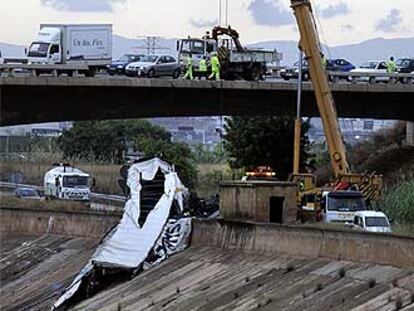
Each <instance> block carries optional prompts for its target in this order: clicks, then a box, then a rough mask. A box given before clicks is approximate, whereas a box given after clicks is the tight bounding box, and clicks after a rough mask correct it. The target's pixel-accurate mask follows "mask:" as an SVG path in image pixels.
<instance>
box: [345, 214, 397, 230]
mask: <svg viewBox="0 0 414 311" xmlns="http://www.w3.org/2000/svg"><path fill="white" fill-rule="evenodd" d="M352 226H353V228H356V229H360V230H364V231H369V232H392V231H391V226H390V222H389V221H388V217H387V216H386V215H385V214H384V213H383V212H375V211H360V212H356V213H355V215H354V221H353V224H352Z"/></svg>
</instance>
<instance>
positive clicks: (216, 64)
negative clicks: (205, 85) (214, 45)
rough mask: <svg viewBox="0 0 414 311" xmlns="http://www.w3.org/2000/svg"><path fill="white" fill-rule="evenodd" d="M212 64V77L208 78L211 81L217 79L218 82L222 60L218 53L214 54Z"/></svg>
mask: <svg viewBox="0 0 414 311" xmlns="http://www.w3.org/2000/svg"><path fill="white" fill-rule="evenodd" d="M210 64H211V75H210V76H209V77H208V78H209V79H213V78H215V79H216V80H220V60H219V58H218V56H217V54H216V53H214V54H213V55H212V56H211V60H210Z"/></svg>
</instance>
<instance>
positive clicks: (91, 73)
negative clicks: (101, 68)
mask: <svg viewBox="0 0 414 311" xmlns="http://www.w3.org/2000/svg"><path fill="white" fill-rule="evenodd" d="M95 74H96V69H95V68H89V70H87V71H86V72H85V76H86V77H89V78H93V77H95Z"/></svg>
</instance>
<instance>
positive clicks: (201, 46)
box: [177, 26, 282, 81]
mask: <svg viewBox="0 0 414 311" xmlns="http://www.w3.org/2000/svg"><path fill="white" fill-rule="evenodd" d="M177 51H178V59H179V60H180V62H181V63H182V64H183V65H184V64H186V61H187V58H188V56H189V55H190V54H191V55H192V58H193V66H194V69H195V71H196V72H197V70H198V64H199V61H200V59H202V58H203V56H206V58H207V59H208V58H209V57H210V56H211V54H214V53H217V55H218V57H219V60H220V65H221V76H222V77H223V78H224V79H244V80H253V81H257V80H260V79H263V78H264V75H265V74H266V65H267V64H269V63H272V64H276V65H277V66H279V63H280V60H281V59H282V54H281V53H279V52H277V51H276V50H273V51H269V50H262V49H247V48H244V47H243V46H242V45H241V43H240V40H239V33H238V32H237V31H236V30H234V29H232V28H231V27H230V26H228V27H221V26H216V27H214V28H213V30H212V32H211V34H210V32H206V34H205V35H204V36H203V37H202V38H201V39H200V38H190V37H188V38H187V39H182V40H178V41H177Z"/></svg>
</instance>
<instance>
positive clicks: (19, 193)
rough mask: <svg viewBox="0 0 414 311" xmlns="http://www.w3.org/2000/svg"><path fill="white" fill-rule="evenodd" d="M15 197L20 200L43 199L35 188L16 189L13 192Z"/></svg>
mask: <svg viewBox="0 0 414 311" xmlns="http://www.w3.org/2000/svg"><path fill="white" fill-rule="evenodd" d="M13 196H15V197H16V198H19V199H34V200H40V199H41V197H40V195H39V192H37V190H35V189H33V188H16V189H14V191H13Z"/></svg>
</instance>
